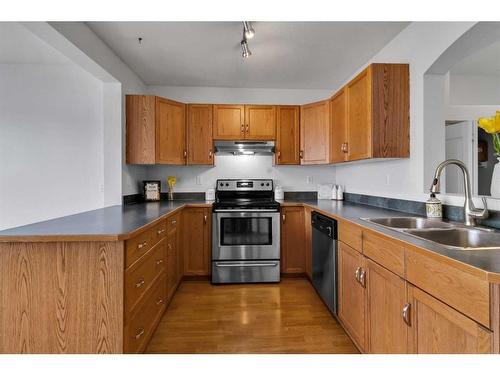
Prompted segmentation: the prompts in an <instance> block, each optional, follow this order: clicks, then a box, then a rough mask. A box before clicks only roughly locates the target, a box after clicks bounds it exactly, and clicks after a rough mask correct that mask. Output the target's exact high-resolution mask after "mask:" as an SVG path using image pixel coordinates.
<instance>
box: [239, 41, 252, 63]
mask: <svg viewBox="0 0 500 375" xmlns="http://www.w3.org/2000/svg"><path fill="white" fill-rule="evenodd" d="M241 50H242V51H243V53H242V54H241V56H243V58H244V59H246V58H247V57H250V56H252V52H251V51H250V49H249V48H248V43H247V40H246V39H243V40H242V41H241Z"/></svg>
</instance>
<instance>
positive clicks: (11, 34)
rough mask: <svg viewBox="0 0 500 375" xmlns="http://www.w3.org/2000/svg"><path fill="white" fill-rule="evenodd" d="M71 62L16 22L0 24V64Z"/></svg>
mask: <svg viewBox="0 0 500 375" xmlns="http://www.w3.org/2000/svg"><path fill="white" fill-rule="evenodd" d="M70 63H71V62H70V61H69V60H68V58H66V57H65V56H63V55H62V54H61V53H60V52H58V51H56V50H55V49H54V48H53V47H51V46H49V45H48V44H47V43H45V42H44V41H43V40H41V39H40V38H38V37H37V36H36V35H34V34H33V33H32V32H31V31H29V30H28V29H27V28H25V27H24V26H23V25H20V24H19V23H17V22H0V64H70Z"/></svg>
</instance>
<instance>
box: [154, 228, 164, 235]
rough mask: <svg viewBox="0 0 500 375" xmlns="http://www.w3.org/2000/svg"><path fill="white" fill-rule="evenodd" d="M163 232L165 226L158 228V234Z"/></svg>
mask: <svg viewBox="0 0 500 375" xmlns="http://www.w3.org/2000/svg"><path fill="white" fill-rule="evenodd" d="M163 232H165V229H164V228H162V229H158V232H156V233H158V234H162V233H163Z"/></svg>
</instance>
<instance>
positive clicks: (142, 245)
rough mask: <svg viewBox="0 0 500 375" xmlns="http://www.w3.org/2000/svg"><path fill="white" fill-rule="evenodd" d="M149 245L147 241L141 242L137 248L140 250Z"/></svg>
mask: <svg viewBox="0 0 500 375" xmlns="http://www.w3.org/2000/svg"><path fill="white" fill-rule="evenodd" d="M147 244H148V242H147V241H144V242H141V243H140V244H139V245H137V248H138V249H142V248H143V247H145V246H146V245H147Z"/></svg>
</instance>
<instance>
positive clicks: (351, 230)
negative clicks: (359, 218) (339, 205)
mask: <svg viewBox="0 0 500 375" xmlns="http://www.w3.org/2000/svg"><path fill="white" fill-rule="evenodd" d="M338 226H339V227H338V235H339V240H340V241H342V242H343V243H345V244H346V245H349V246H351V247H352V248H353V249H354V250H357V251H359V252H361V251H362V250H361V249H362V232H361V227H360V226H358V225H356V224H352V223H349V222H348V221H344V220H339V222H338Z"/></svg>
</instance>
